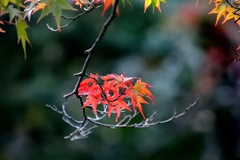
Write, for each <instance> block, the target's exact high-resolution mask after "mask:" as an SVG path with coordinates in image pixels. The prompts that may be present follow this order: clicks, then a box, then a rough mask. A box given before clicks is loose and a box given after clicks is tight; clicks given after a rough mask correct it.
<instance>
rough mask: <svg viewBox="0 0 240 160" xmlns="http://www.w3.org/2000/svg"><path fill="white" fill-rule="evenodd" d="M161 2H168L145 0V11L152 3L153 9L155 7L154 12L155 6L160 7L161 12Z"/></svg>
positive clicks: (164, 0) (164, 1) (163, 0)
mask: <svg viewBox="0 0 240 160" xmlns="http://www.w3.org/2000/svg"><path fill="white" fill-rule="evenodd" d="M160 2H163V3H165V4H166V3H167V2H166V0H145V1H144V12H146V10H147V8H148V7H149V6H150V5H151V4H152V9H153V13H154V10H155V8H157V9H158V11H159V12H161V6H160Z"/></svg>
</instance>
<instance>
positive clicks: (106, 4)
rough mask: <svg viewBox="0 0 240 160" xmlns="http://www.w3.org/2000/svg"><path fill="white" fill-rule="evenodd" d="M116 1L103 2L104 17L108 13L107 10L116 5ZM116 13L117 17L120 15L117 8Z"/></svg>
mask: <svg viewBox="0 0 240 160" xmlns="http://www.w3.org/2000/svg"><path fill="white" fill-rule="evenodd" d="M114 2H115V1H114V0H103V11H102V16H103V15H104V13H105V12H106V10H107V9H108V8H109V7H110V6H111V5H112V6H113V5H114ZM116 13H117V15H119V9H118V7H117V9H116Z"/></svg>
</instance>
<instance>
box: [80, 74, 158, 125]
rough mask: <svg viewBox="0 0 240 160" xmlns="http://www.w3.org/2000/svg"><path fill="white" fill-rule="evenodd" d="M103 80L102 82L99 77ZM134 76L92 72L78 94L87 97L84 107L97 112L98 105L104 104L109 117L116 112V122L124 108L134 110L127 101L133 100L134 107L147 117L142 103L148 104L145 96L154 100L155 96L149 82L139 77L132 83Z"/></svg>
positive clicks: (82, 83)
mask: <svg viewBox="0 0 240 160" xmlns="http://www.w3.org/2000/svg"><path fill="white" fill-rule="evenodd" d="M99 78H100V80H102V83H100V82H99V81H98V79H99ZM132 80H133V77H126V76H125V74H121V75H117V74H108V75H106V76H98V74H90V76H89V77H88V78H86V79H84V80H83V81H82V82H81V83H80V85H79V88H78V95H79V96H84V97H86V101H85V102H84V103H83V108H84V107H86V106H89V107H91V108H92V110H93V112H94V113H95V114H97V107H98V105H100V104H102V105H104V106H106V107H107V108H108V117H110V116H111V114H112V113H113V112H114V113H116V122H117V121H118V119H119V117H120V115H121V112H122V110H128V111H132V110H131V108H130V107H129V105H128V104H127V103H126V101H129V100H131V105H132V107H133V109H134V110H135V109H136V108H137V109H138V110H139V112H140V113H141V114H142V116H143V117H144V118H145V116H144V114H143V110H142V104H148V102H147V101H146V100H145V99H144V98H143V97H146V98H148V99H150V100H151V101H152V102H154V100H155V99H154V96H153V94H152V93H151V92H150V91H149V89H148V88H149V87H151V86H150V85H149V84H148V83H145V82H142V80H141V78H139V79H138V80H137V81H136V83H135V84H134V85H133V84H132Z"/></svg>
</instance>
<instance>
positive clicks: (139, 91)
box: [127, 78, 155, 118]
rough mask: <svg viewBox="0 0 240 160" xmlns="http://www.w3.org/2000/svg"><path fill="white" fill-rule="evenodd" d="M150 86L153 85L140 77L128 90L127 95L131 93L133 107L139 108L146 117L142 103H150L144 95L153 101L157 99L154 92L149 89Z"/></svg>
mask: <svg viewBox="0 0 240 160" xmlns="http://www.w3.org/2000/svg"><path fill="white" fill-rule="evenodd" d="M149 87H151V86H150V85H149V84H148V83H145V82H142V80H141V78H139V79H138V80H137V82H136V83H135V84H134V86H133V88H131V89H129V90H128V91H127V92H128V93H127V95H130V99H131V101H132V106H133V108H134V109H136V108H138V110H139V111H140V113H141V114H142V116H143V117H144V118H145V116H144V114H143V110H142V103H144V104H148V102H147V101H146V100H144V99H143V97H147V98H148V99H150V100H151V101H152V103H154V101H155V98H154V96H153V94H152V93H151V92H150V91H149V89H148V88H149Z"/></svg>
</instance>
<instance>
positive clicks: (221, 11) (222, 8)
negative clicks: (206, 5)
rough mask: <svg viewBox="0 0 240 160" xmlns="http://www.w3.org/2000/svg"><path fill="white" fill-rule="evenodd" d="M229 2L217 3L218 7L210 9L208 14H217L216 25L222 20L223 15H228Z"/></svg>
mask: <svg viewBox="0 0 240 160" xmlns="http://www.w3.org/2000/svg"><path fill="white" fill-rule="evenodd" d="M227 7H228V5H227V4H222V3H220V4H217V5H216V7H215V8H214V9H213V10H212V11H210V12H209V13H208V14H217V18H216V22H215V26H216V25H217V24H218V21H219V20H220V18H221V17H222V16H223V17H225V16H226V13H227Z"/></svg>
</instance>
